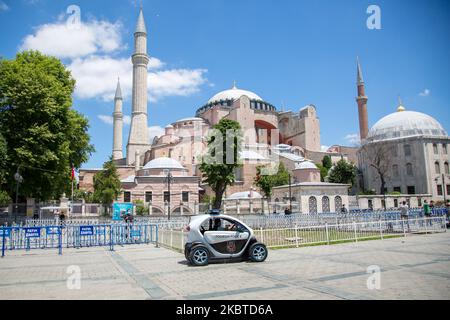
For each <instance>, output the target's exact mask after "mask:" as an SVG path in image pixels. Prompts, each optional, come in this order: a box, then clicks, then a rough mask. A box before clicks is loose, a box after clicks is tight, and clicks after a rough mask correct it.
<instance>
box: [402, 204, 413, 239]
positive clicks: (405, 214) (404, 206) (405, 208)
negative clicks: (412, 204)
mask: <svg viewBox="0 0 450 320" xmlns="http://www.w3.org/2000/svg"><path fill="white" fill-rule="evenodd" d="M400 216H401V219H402V226H403V224H404V223H405V221H406V225H407V226H408V232H411V229H410V227H409V207H408V205H407V204H406V201H403V203H402V204H401V206H400Z"/></svg>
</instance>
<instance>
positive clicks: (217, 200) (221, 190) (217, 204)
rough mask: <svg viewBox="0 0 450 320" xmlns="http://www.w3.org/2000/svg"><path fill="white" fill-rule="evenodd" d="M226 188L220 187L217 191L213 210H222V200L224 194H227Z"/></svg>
mask: <svg viewBox="0 0 450 320" xmlns="http://www.w3.org/2000/svg"><path fill="white" fill-rule="evenodd" d="M225 189H226V187H222V186H220V187H218V188H217V189H216V198H215V199H214V203H213V209H220V207H221V206H222V198H223V193H224V192H225Z"/></svg>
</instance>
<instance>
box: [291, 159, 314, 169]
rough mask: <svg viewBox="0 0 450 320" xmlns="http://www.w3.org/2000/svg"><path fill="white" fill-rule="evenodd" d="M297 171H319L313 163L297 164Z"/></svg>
mask: <svg viewBox="0 0 450 320" xmlns="http://www.w3.org/2000/svg"><path fill="white" fill-rule="evenodd" d="M295 169H299V170H302V169H317V166H316V165H315V164H314V163H312V162H311V161H303V162H299V163H296V164H295Z"/></svg>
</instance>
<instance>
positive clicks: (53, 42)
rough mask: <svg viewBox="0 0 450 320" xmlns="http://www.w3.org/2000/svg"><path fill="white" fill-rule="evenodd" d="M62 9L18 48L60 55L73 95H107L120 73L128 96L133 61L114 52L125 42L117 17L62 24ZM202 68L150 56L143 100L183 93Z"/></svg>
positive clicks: (194, 88)
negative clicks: (175, 65) (71, 80)
mask: <svg viewBox="0 0 450 320" xmlns="http://www.w3.org/2000/svg"><path fill="white" fill-rule="evenodd" d="M0 3H1V0H0ZM63 19H64V14H62V15H61V16H60V18H59V20H58V22H56V23H50V24H44V25H40V26H38V27H36V28H35V30H34V32H33V33H32V34H30V35H28V36H26V37H25V38H24V39H23V41H22V44H21V46H20V49H21V50H28V49H34V50H39V51H41V52H43V53H45V54H48V55H53V56H56V57H58V58H60V59H66V61H65V62H66V65H67V67H68V69H70V70H71V72H72V76H73V77H74V79H75V80H76V88H75V96H76V97H77V98H80V99H93V98H98V99H102V100H104V101H112V100H113V99H114V93H115V89H116V85H117V77H120V80H121V87H122V94H123V97H124V98H128V97H130V96H131V91H132V81H133V80H132V76H133V65H132V63H131V60H130V57H129V56H126V57H117V54H118V53H120V52H122V51H123V49H124V48H126V46H125V45H124V44H123V43H122V35H121V32H122V25H121V23H119V22H116V23H111V22H108V21H97V20H91V21H89V22H81V23H80V24H79V25H77V26H76V27H74V25H69V26H68V25H67V24H66V22H65V21H63ZM206 72H207V70H205V69H187V68H184V69H168V68H166V66H165V64H164V63H163V62H162V61H161V60H159V59H158V58H155V57H151V58H150V61H149V73H148V100H149V101H150V102H155V101H158V100H160V99H162V98H165V97H169V96H188V95H191V94H193V93H196V92H198V91H199V90H200V87H201V86H202V85H204V84H207V83H208V80H207V79H206V77H205V74H206Z"/></svg>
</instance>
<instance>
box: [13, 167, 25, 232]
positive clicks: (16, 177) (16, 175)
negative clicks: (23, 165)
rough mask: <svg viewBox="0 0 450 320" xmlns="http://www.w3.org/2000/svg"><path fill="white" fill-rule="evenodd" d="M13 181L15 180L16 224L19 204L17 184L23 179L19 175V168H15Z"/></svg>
mask: <svg viewBox="0 0 450 320" xmlns="http://www.w3.org/2000/svg"><path fill="white" fill-rule="evenodd" d="M14 180H16V182H17V183H16V206H15V207H16V208H15V210H14V223H17V211H18V210H19V206H18V202H19V184H21V183H22V182H23V177H22V176H21V175H20V173H19V168H17V172H16V174H15V175H14Z"/></svg>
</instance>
